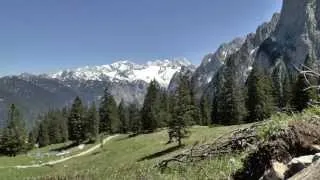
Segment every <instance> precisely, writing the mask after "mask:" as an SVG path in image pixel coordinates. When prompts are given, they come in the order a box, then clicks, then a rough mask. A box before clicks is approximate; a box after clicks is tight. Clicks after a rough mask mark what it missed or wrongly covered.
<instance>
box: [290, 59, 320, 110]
mask: <svg viewBox="0 0 320 180" xmlns="http://www.w3.org/2000/svg"><path fill="white" fill-rule="evenodd" d="M313 62H314V59H312V58H311V57H310V56H309V55H307V57H306V60H305V66H307V67H308V68H314V67H313V66H312V65H313ZM303 70H305V68H303ZM307 79H308V80H306V78H305V76H304V75H303V74H300V75H298V79H297V82H296V84H295V86H294V97H293V99H292V106H293V107H294V108H295V110H297V111H302V110H303V109H305V108H307V107H308V106H309V103H310V101H312V100H316V99H317V90H316V89H312V88H311V89H308V87H310V86H312V85H317V84H318V80H317V79H316V78H314V77H307Z"/></svg>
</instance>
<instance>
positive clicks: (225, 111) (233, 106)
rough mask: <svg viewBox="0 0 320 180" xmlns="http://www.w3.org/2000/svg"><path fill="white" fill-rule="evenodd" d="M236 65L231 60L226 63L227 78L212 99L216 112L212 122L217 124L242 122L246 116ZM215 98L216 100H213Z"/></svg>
mask: <svg viewBox="0 0 320 180" xmlns="http://www.w3.org/2000/svg"><path fill="white" fill-rule="evenodd" d="M235 68H236V64H235V62H234V61H232V60H228V61H227V68H226V72H227V73H225V74H227V76H226V77H225V78H224V79H225V80H224V81H223V83H222V86H221V87H219V88H220V89H219V91H218V92H219V94H217V95H216V97H214V101H216V102H215V103H214V105H216V106H217V107H215V108H216V112H215V114H214V117H215V118H217V119H214V121H215V122H216V123H218V124H224V125H232V124H240V123H242V122H243V120H244V119H245V117H246V115H247V110H246V107H245V98H244V94H245V93H244V92H243V88H242V87H241V86H240V85H239V83H238V81H237V74H236V70H235ZM215 98H216V99H215Z"/></svg>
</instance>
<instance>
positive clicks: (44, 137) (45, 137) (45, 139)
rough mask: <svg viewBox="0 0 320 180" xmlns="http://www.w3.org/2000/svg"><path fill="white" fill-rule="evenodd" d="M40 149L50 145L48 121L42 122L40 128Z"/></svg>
mask: <svg viewBox="0 0 320 180" xmlns="http://www.w3.org/2000/svg"><path fill="white" fill-rule="evenodd" d="M38 143H39V147H44V146H47V145H49V144H50V138H49V132H48V122H47V121H46V120H44V121H42V122H41V123H40V126H39V135H38Z"/></svg>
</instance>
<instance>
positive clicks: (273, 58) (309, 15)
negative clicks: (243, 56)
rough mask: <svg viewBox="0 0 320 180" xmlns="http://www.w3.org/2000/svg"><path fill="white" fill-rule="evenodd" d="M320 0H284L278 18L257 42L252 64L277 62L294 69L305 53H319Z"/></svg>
mask: <svg viewBox="0 0 320 180" xmlns="http://www.w3.org/2000/svg"><path fill="white" fill-rule="evenodd" d="M319 25H320V0H284V1H283V8H282V11H281V15H280V21H279V23H278V25H277V27H276V29H275V31H274V32H273V33H272V35H271V36H270V37H269V38H268V39H267V40H265V41H264V43H263V44H262V45H261V46H260V49H259V52H258V54H257V57H256V64H257V65H259V66H263V67H265V68H269V69H272V67H274V66H275V64H277V63H278V62H281V61H282V62H283V63H284V64H286V66H287V67H288V69H289V70H290V71H291V72H292V71H294V70H293V69H294V66H297V67H298V66H300V65H301V64H304V62H305V60H306V57H307V56H308V55H309V56H311V57H312V58H314V59H319V57H320V29H319V28H320V26H319Z"/></svg>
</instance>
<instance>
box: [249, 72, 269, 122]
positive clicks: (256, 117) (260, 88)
mask: <svg viewBox="0 0 320 180" xmlns="http://www.w3.org/2000/svg"><path fill="white" fill-rule="evenodd" d="M272 95H273V94H272V80H271V78H270V77H269V76H268V75H266V74H265V73H264V72H263V70H262V69H260V68H258V67H254V68H253V70H252V72H251V74H250V76H249V77H248V101H247V107H248V111H249V118H248V121H249V122H254V121H262V120H264V119H266V118H269V117H270V116H271V114H272V112H273V111H274V101H273V96H272Z"/></svg>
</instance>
